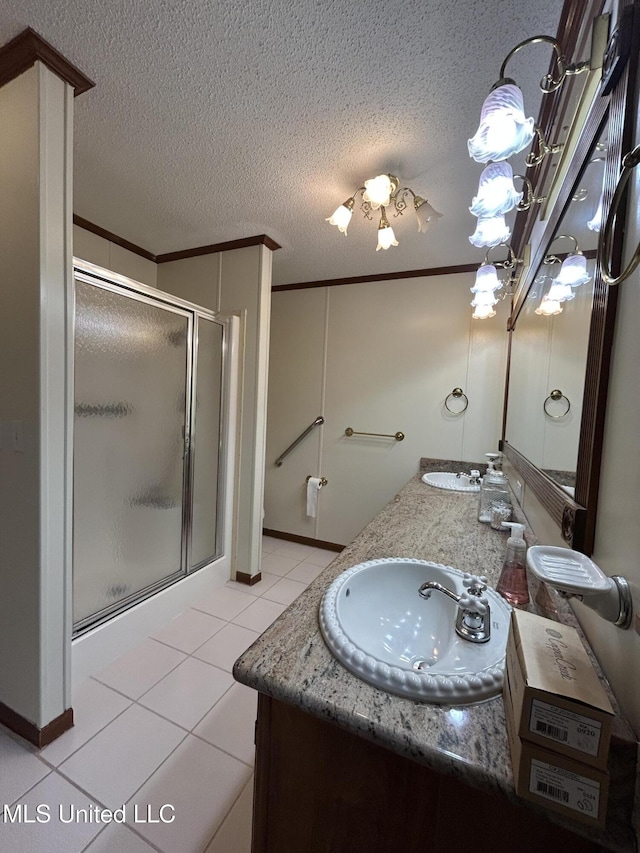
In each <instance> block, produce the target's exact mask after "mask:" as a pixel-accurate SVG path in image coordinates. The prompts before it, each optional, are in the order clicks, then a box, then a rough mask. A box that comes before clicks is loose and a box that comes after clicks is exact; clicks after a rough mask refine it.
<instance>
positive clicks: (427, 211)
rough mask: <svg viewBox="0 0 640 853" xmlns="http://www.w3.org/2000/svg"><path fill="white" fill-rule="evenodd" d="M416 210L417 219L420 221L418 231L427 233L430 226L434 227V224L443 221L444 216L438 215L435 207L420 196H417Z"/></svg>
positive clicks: (415, 201)
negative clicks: (439, 220)
mask: <svg viewBox="0 0 640 853" xmlns="http://www.w3.org/2000/svg"><path fill="white" fill-rule="evenodd" d="M414 208H415V211H416V218H417V220H418V231H423V232H424V231H427V229H428V228H429V226H431V225H433V223H434V222H437V221H438V219H442V214H441V213H438V211H437V210H436V209H435V207H432V206H431V205H430V204H429V202H428V201H426V200H425V199H423V198H420V196H416V198H415V200H414Z"/></svg>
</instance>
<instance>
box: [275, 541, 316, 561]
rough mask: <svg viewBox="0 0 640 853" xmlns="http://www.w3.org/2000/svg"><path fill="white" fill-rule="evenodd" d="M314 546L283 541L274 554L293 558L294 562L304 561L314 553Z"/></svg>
mask: <svg viewBox="0 0 640 853" xmlns="http://www.w3.org/2000/svg"><path fill="white" fill-rule="evenodd" d="M313 550H314V549H313V546H312V545H303V544H302V543H300V542H286V541H283V542H282V543H281V544H280V545H278V547H277V548H276V549H275V551H274V554H282V555H283V556H284V557H292V558H293V559H294V560H304V559H305V557H307V556H308V555H309V554H311V553H312V552H313Z"/></svg>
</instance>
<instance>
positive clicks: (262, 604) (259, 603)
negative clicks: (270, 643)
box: [233, 598, 285, 634]
mask: <svg viewBox="0 0 640 853" xmlns="http://www.w3.org/2000/svg"><path fill="white" fill-rule="evenodd" d="M284 611H285V607H284V605H283V604H276V602H275V601H267V600H266V599H264V598H258V599H256V600H255V601H254V602H253V604H251V605H249V607H247V609H246V610H243V611H242V613H240V614H239V615H238V616H236V618H235V619H234V620H233V622H234V624H235V625H241V626H242V627H243V628H249V630H250V631H257V632H258V633H259V634H261V633H262V632H263V631H266V630H267V628H268V627H269V625H271V623H272V622H273V621H274V620H275V619H277V618H278V616H280V614H281V613H284Z"/></svg>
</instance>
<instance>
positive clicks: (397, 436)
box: [344, 427, 404, 441]
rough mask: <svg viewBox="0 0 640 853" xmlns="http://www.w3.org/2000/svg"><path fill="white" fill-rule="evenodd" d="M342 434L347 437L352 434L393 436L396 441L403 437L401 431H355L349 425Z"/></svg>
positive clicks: (381, 436)
mask: <svg viewBox="0 0 640 853" xmlns="http://www.w3.org/2000/svg"><path fill="white" fill-rule="evenodd" d="M344 434H345V435H346V436H347V437H348V438H351V436H352V435H377V436H380V438H395V440H396V441H402V440H403V439H404V433H403V432H396V433H395V434H391V433H388V432H356V431H355V430H354V429H351V427H347V428H346V429H345V431H344Z"/></svg>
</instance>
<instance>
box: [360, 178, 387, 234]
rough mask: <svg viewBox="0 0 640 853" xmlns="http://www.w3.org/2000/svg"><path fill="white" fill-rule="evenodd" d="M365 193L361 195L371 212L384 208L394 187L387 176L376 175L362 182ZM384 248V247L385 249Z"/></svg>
mask: <svg viewBox="0 0 640 853" xmlns="http://www.w3.org/2000/svg"><path fill="white" fill-rule="evenodd" d="M364 186H365V191H364V192H363V194H362V198H363V200H364V201H368V202H369V204H370V205H371V207H372V208H373V210H377V209H378V208H379V207H386V206H387V205H388V204H389V201H390V200H391V193H392V192H393V189H394V186H393V184H392V183H391V180H390V178H389V175H378V176H377V177H376V178H370V179H369V180H368V181H365V182H364ZM385 248H386V247H385Z"/></svg>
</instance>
